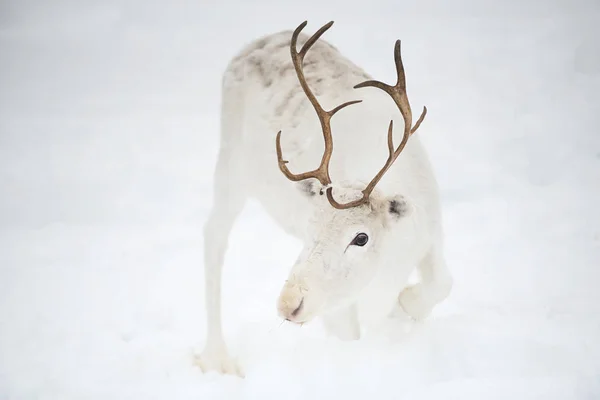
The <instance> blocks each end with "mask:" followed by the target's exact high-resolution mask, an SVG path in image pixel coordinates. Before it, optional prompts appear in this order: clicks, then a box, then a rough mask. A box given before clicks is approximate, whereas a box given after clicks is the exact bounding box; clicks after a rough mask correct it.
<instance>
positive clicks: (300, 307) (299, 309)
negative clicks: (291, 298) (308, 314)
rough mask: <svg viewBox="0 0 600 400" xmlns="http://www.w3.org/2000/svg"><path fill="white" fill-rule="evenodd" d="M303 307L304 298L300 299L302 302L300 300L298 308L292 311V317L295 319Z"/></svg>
mask: <svg viewBox="0 0 600 400" xmlns="http://www.w3.org/2000/svg"><path fill="white" fill-rule="evenodd" d="M303 305H304V297H303V298H302V300H300V304H299V305H298V307H296V309H295V310H294V311H292V317H295V316H296V315H298V314H299V313H300V311H302V306H303Z"/></svg>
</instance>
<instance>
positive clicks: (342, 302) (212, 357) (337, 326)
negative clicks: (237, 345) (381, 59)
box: [198, 31, 452, 375]
mask: <svg viewBox="0 0 600 400" xmlns="http://www.w3.org/2000/svg"><path fill="white" fill-rule="evenodd" d="M291 36H292V32H291V31H285V32H280V33H276V34H272V35H269V36H265V37H263V38H260V39H258V40H255V41H254V42H252V43H250V44H249V45H247V46H246V47H245V48H244V49H242V51H241V52H240V53H239V54H238V55H237V56H236V57H235V58H233V60H232V61H231V62H230V63H229V65H228V67H227V69H226V71H225V74H224V77H223V83H222V104H221V112H222V114H221V144H220V150H219V157H218V161H217V166H216V169H215V175H214V204H213V209H212V211H211V214H210V216H209V219H208V221H207V223H206V225H205V269H206V302H207V316H208V335H207V342H206V347H205V350H204V352H203V353H202V355H201V356H200V357H199V359H198V363H199V365H200V367H201V368H202V369H203V370H212V369H216V370H220V371H221V372H223V373H237V374H239V375H241V370H240V369H239V367H238V366H237V364H236V363H235V362H234V361H233V360H232V359H231V358H230V357H229V354H228V352H227V350H226V346H225V343H224V340H223V335H222V331H221V312H220V285H221V268H222V264H223V258H224V254H225V251H226V248H227V240H228V237H229V232H230V231H231V228H232V226H233V224H234V222H235V219H236V217H237V215H238V214H239V212H240V211H241V210H242V208H243V206H244V204H245V201H246V199H248V198H249V197H253V198H255V199H257V200H258V201H259V202H260V203H261V205H262V206H263V208H264V209H265V210H266V212H267V213H268V214H269V215H270V216H271V217H272V218H273V219H274V220H275V221H276V222H277V223H278V224H279V225H280V226H281V227H282V228H283V229H284V230H285V231H286V232H287V233H289V234H290V235H293V236H295V237H297V238H299V239H301V240H304V241H305V245H306V246H308V247H306V248H305V250H304V252H303V255H301V256H300V258H302V257H304V258H306V257H311V256H310V254H314V253H315V252H321V253H324V254H325V255H326V256H327V254H329V253H332V250H331V249H325V250H323V249H321V248H320V247H319V245H318V244H314V243H316V242H318V240H317V239H316V237H317V233H316V232H317V231H319V230H328V229H330V230H331V232H326V234H325V235H324V236H319V238H321V239H320V240H321V241H327V240H329V239H323V238H328V237H331V238H332V239H331V240H332V241H336V240H338V238H337V236H338V233H339V232H340V231H341V230H342V228H344V229H345V228H346V225H356V226H360V225H361V223H362V222H360V221H363V222H364V221H367V222H364V223H363V225H365V224H366V225H368V226H369V227H367V228H366V229H370V234H371V235H373V234H374V236H375V238H374V239H372V240H379V243H378V244H377V245H378V246H381V248H379V250H378V251H377V253H378V254H377V258H376V259H377V261H375V258H374V257H375V256H367V255H357V256H355V257H363V259H364V260H369V259H368V258H364V257H373V261H372V263H373V264H377V268H374V269H376V271H373V272H371V271H363V272H360V273H358V274H359V275H360V274H363V275H364V279H362V278H352V279H354V282H355V284H354V285H355V286H356V288H352V289H348V288H345V289H344V293H343V295H342V294H340V295H339V298H340V299H339V301H338V299H337V298H336V299H335V301H333V300H331V299H330V300H331V301H330V300H328V301H327V302H326V301H325V300H324V299H325V298H326V297H327V298H329V297H332V296H333V297H335V296H337V294H335V295H334V294H332V293H336V290H335V288H334V287H328V288H329V289H328V290H327V293H326V294H321V295H320V297H319V296H317V295H315V296H314V298H315V299H319V300H318V301H317V300H315V301H314V302H313V303H314V304H313V303H311V302H310V299H311V298H304V297H303V298H302V299H301V300H300V305H298V298H297V292H298V290H296V287H295V286H294V287H293V288H292V286H290V285H292V284H291V283H288V284H286V286H284V289H283V290H282V295H281V297H280V299H279V307H278V308H279V312H280V314H281V315H282V316H283V317H284V318H286V319H289V320H290V321H293V322H305V321H306V320H308V319H310V318H312V317H313V316H320V317H322V318H323V321H324V323H325V326H326V328H327V329H328V330H329V331H330V332H331V333H332V334H335V335H337V336H338V337H340V338H342V339H357V338H358V337H359V336H360V327H359V325H358V310H359V309H360V306H361V305H366V304H371V305H373V304H376V306H377V307H379V308H382V307H381V306H382V303H381V301H382V300H383V301H387V302H388V303H387V305H385V304H384V305H383V311H382V312H385V311H389V309H391V307H392V306H393V303H394V302H395V301H396V300H395V299H396V297H397V296H398V293H399V292H400V291H402V289H404V290H403V291H402V293H401V294H400V297H399V301H400V304H401V305H402V307H403V308H404V309H405V311H406V312H407V313H408V314H410V315H412V316H413V317H415V318H423V317H425V316H426V315H427V314H428V313H429V312H430V310H431V308H432V307H433V306H434V305H435V304H437V303H438V302H440V301H441V300H443V299H444V298H445V297H446V296H447V295H448V293H449V291H450V287H451V283H452V281H451V278H450V275H449V273H448V271H447V268H446V266H445V263H444V260H443V256H442V228H441V212H440V202H439V194H438V189H437V184H436V181H435V177H434V174H433V171H432V168H431V166H430V163H429V160H428V157H427V154H426V152H425V150H424V148H423V146H422V145H421V143H420V142H419V140H418V137H417V136H416V135H415V136H412V137H411V138H410V140H409V141H408V143H407V144H406V147H405V148H404V150H403V151H402V154H401V155H400V157H398V159H397V161H396V162H395V164H394V165H393V167H391V168H390V169H389V171H387V173H386V174H385V176H384V177H383V178H382V179H381V181H380V182H379V183H378V184H377V188H376V190H375V191H374V193H373V194H372V198H373V200H372V201H371V203H372V204H371V205H369V206H368V207H367V208H368V209H369V210H370V211H369V214H368V215H367V214H365V213H366V211H364V210H363V209H364V208H365V206H363V207H362V209H361V210H363V211H361V210H359V208H356V209H350V210H335V209H333V207H331V206H330V205H329V204H328V202H327V199H326V196H325V189H326V187H323V186H322V185H321V184H320V183H319V182H318V181H317V180H316V179H308V180H303V181H299V182H292V181H290V180H289V179H287V178H286V176H284V174H282V171H280V169H279V168H278V166H277V155H276V151H275V150H276V147H275V135H276V133H277V132H278V131H282V134H281V147H282V149H283V154H284V158H285V159H286V160H289V163H288V164H287V167H288V168H289V170H291V171H292V172H300V171H309V170H312V169H314V168H315V167H316V166H318V165H319V163H320V161H321V158H322V156H323V147H324V145H323V136H322V135H321V134H320V132H321V128H322V127H321V125H320V123H319V119H318V118H317V117H316V115H315V110H314V109H313V107H312V105H311V103H310V102H309V100H308V99H307V97H306V95H305V93H304V92H303V89H302V88H301V86H300V84H299V82H298V76H297V74H296V71H295V69H294V65H293V64H292V60H291V59H290V39H291ZM307 39H308V36H306V35H303V34H300V35H299V36H298V45H302V44H303V43H304V42H306V40H307ZM303 64H304V75H305V77H306V82H307V84H308V85H309V86H310V88H311V89H312V91H313V93H314V94H315V95H316V96H317V97H318V100H319V102H320V103H321V105H323V107H324V108H326V109H330V108H333V107H335V106H336V105H338V104H340V103H343V102H347V101H350V100H355V99H361V100H363V102H362V103H359V104H355V105H352V106H350V107H348V108H347V109H344V110H341V111H339V113H338V114H335V117H334V118H332V121H331V127H332V132H333V141H334V143H335V144H334V149H335V150H334V151H333V153H332V158H331V164H330V167H329V173H330V175H331V178H332V181H333V182H332V184H331V185H330V186H331V187H332V188H333V196H334V197H335V198H340V199H348V200H352V199H354V198H355V197H356V195H357V194H356V193H357V191H360V190H361V189H363V188H364V187H365V186H366V184H367V183H368V182H369V180H371V178H372V177H373V176H374V175H375V174H376V173H377V171H378V170H379V169H380V168H381V166H382V165H383V163H384V162H385V159H386V157H387V144H386V135H385V132H386V130H387V126H388V124H389V121H390V120H391V119H394V120H397V119H398V115H399V113H398V107H397V106H396V105H395V104H394V102H393V101H391V100H390V98H389V97H388V96H387V95H386V94H385V93H383V92H381V91H378V90H375V89H361V90H360V91H359V90H356V89H353V86H354V85H356V84H357V83H359V82H361V81H364V80H366V79H371V78H370V76H369V75H367V74H366V73H365V72H364V71H363V70H362V69H361V68H359V67H357V66H356V65H355V64H353V63H352V62H351V61H349V60H348V59H347V58H345V57H344V56H343V55H342V54H340V52H339V51H338V50H337V49H335V48H334V47H333V46H332V45H330V44H329V43H327V42H325V41H323V40H319V41H317V42H316V43H315V44H314V45H313V46H312V47H311V49H310V51H309V52H308V53H307V54H306V57H305V59H304V63H303ZM399 125H401V124H399ZM396 129H398V128H396ZM398 131H400V129H398ZM353 196H354V197H353ZM386 196H388V197H386ZM389 196H395V197H393V198H391V197H389ZM390 199H391V200H390ZM373 204H376V205H373ZM383 214H385V216H382V215H383ZM373 215H374V216H373ZM373 219H377V221H376V222H373V223H372V221H371V220H373ZM396 220H398V221H399V222H397V223H396V222H394V221H396ZM325 221H329V222H325ZM389 225H393V226H394V228H393V229H392V228H389V227H388V226H389ZM396 225H398V226H396ZM325 227H331V228H325ZM321 228H323V229H321ZM363 230H364V229H363ZM384 232H385V233H384ZM382 236H383V237H382ZM340 240H342V239H340ZM344 240H345V239H344ZM383 241H385V243H386V244H385V246H384V244H382V242H383ZM306 243H309V244H306ZM311 243H312V244H311ZM315 246H316V247H315ZM381 249H387V250H386V251H383V250H381ZM390 249H393V251H390ZM359 250H361V251H362V249H359ZM352 251H354V249H353V250H352ZM345 253H346V250H344V254H345ZM379 253H383V254H379ZM327 257H329V258H327V261H326V262H325V264H327V263H328V262H330V261H331V262H333V261H332V260H336V259H337V258H336V257H338V255H337V254H333V253H332V254H331V256H327ZM362 264H365V262H362ZM366 264H368V263H366ZM326 266H327V265H326ZM415 267H417V268H418V270H419V272H420V274H421V280H422V282H420V283H418V284H417V285H415V286H411V287H407V288H405V286H406V282H407V280H408V278H409V276H410V274H411V273H412V272H413V270H414V269H415ZM311 268H312V269H313V270H314V267H311ZM311 268H308V269H307V268H304V269H303V270H302V271H307V270H308V271H310V270H311ZM340 271H344V272H343V273H344V274H346V276H347V277H348V276H350V277H352V276H354V275H356V274H354V272H353V271H351V270H350V268H349V267H346V268H345V269H341V268H340ZM292 272H293V271H292ZM336 274H337V275H332V273H330V272H327V274H326V275H314V274H312V275H311V274H309V273H307V274H304V275H303V274H302V273H298V275H303V278H302V279H304V280H310V279H313V278H309V276H314V277H317V278H314V279H324V278H318V277H322V276H327V278H326V279H328V280H333V279H334V278H331V277H332V276H335V279H340V278H339V276H338V275H339V271H338V272H336ZM292 276H295V274H293V275H291V277H292ZM361 279H362V280H361ZM350 280H351V278H348V281H350ZM365 280H368V282H365V284H364V285H363V284H362V282H363V281H365ZM288 281H290V282H292V281H293V279H292V278H290V280H288ZM356 282H358V283H356ZM305 284H306V285H308V286H311V287H315V288H317V289H319V290H321V289H322V288H321V285H320V284H317V283H315V282H309V283H306V282H304V281H302V282H300V281H299V282H297V285H296V286H298V287H300V286H302V285H305ZM384 287H386V288H387V291H386V290H383V288H384ZM317 289H315V293H316V292H318V290H317ZM390 290H392V292H390ZM321 292H323V293H324V289H323V290H321ZM340 293H341V292H340ZM348 293H351V294H352V295H351V296H349V295H348ZM390 293H391V294H392V298H393V299H394V300H390ZM376 299H378V300H376ZM377 301H379V303H378V302H377ZM325 303H327V304H329V303H331V304H335V306H331V307H329V308H327V307H325V306H324V305H323V304H325ZM311 307H313V310H314V312H312V313H311V312H309V311H311ZM386 307H387V308H386ZM299 310H303V311H306V314H307V316H306V318H307V319H306V320H301V319H300V317H299V315H298V312H299ZM300 314H301V313H300ZM308 314H310V315H308ZM296 317H297V318H296ZM295 319H296V320H295Z"/></svg>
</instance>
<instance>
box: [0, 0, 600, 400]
mask: <svg viewBox="0 0 600 400" xmlns="http://www.w3.org/2000/svg"><path fill="white" fill-rule="evenodd" d="M304 20H308V21H309V25H308V27H307V28H306V31H307V32H313V31H314V30H316V29H317V28H318V27H320V26H321V25H322V24H324V23H325V22H327V21H329V20H335V21H336V23H335V25H334V26H333V28H332V29H331V30H330V31H328V32H327V33H326V35H325V37H324V38H325V39H326V40H328V41H330V42H331V43H333V44H334V45H335V46H336V47H338V48H339V49H340V50H341V51H342V52H344V53H345V54H347V55H348V56H349V57H350V58H351V59H352V60H354V61H355V62H356V63H357V64H359V65H360V66H362V67H363V68H364V69H366V70H367V71H368V72H369V73H370V74H372V75H373V76H375V77H376V78H377V79H381V80H384V81H392V80H393V77H394V66H393V58H392V51H393V44H394V41H395V40H396V39H402V41H403V57H404V60H405V65H406V69H407V78H408V84H409V91H410V95H411V102H412V103H413V104H415V106H414V107H417V108H419V107H420V105H422V104H425V105H427V107H428V109H429V113H428V116H427V119H426V121H425V123H424V124H423V126H422V127H421V129H420V130H419V135H420V137H421V139H422V140H423V142H424V143H425V145H426V146H427V148H428V150H429V153H430V156H431V159H432V162H433V164H434V167H435V170H436V172H437V176H438V180H439V184H440V186H441V189H442V195H443V202H444V218H445V229H446V235H447V239H446V252H447V258H448V263H449V265H450V268H451V269H452V271H453V273H454V276H455V279H456V283H455V287H454V290H453V293H452V295H451V297H450V298H448V300H447V301H446V302H444V303H443V304H442V305H441V306H440V307H438V308H437V309H436V311H435V313H434V315H433V316H432V317H431V318H430V319H429V320H427V321H425V322H424V323H420V324H412V323H409V322H407V321H404V320H402V319H400V318H396V319H390V320H389V321H385V322H384V323H383V324H382V325H381V327H380V329H378V330H374V331H370V332H368V333H367V335H366V336H365V338H364V339H363V340H361V341H359V342H352V343H343V342H339V341H337V340H335V339H332V338H328V337H326V336H325V335H324V333H323V331H322V329H321V327H320V325H319V323H318V322H315V323H313V324H309V325H307V326H304V327H303V328H297V327H294V326H291V325H290V324H283V325H281V324H280V323H281V321H280V320H279V319H278V318H277V316H276V309H275V300H276V297H277V294H278V291H279V289H280V287H281V285H282V283H283V280H284V279H285V276H286V274H287V271H288V269H289V267H290V266H291V264H292V263H293V261H294V259H295V258H296V254H297V252H298V250H299V248H300V244H299V243H298V242H297V241H296V240H294V239H293V238H290V237H288V236H286V235H284V234H282V231H280V230H279V228H278V227H277V226H276V225H275V224H274V223H273V222H272V221H271V220H270V219H269V218H268V217H267V215H266V214H265V213H264V211H263V210H262V209H261V208H260V206H259V205H258V204H256V203H249V204H248V206H247V208H246V209H245V211H244V213H243V214H242V216H241V217H240V219H239V220H238V223H237V225H236V227H235V229H234V232H233V233H232V236H231V245H230V250H229V253H228V254H227V259H226V267H225V270H224V294H223V296H224V297H223V298H224V300H223V301H224V306H223V312H224V327H225V332H226V336H227V341H228V344H229V345H230V348H231V351H232V353H233V354H235V355H236V356H238V357H239V358H240V362H241V363H242V365H243V367H244V369H245V372H246V379H245V380H241V379H237V378H233V377H223V376H219V375H217V374H214V373H212V374H207V375H203V374H201V373H200V371H199V369H198V368H196V367H194V365H193V363H192V359H193V354H194V353H195V352H198V351H200V350H201V349H202V346H203V345H204V335H205V310H204V293H203V290H204V283H203V261H202V260H203V256H202V253H203V248H202V246H203V244H202V243H203V240H202V224H203V223H204V220H205V218H206V217H207V213H208V210H209V208H210V204H211V197H212V169H213V166H214V164H215V161H216V152H217V145H218V135H219V126H218V125H219V124H218V120H219V102H220V91H219V89H220V79H221V74H222V72H223V69H224V68H225V65H226V64H227V62H228V61H229V59H230V58H231V57H232V56H233V55H234V54H235V53H236V52H237V51H238V50H239V49H240V47H241V46H243V45H244V44H246V43H248V42H249V41H250V40H252V39H253V38H256V37H258V36H262V35H264V34H268V33H272V32H276V31H280V30H284V29H293V28H295V27H296V26H297V25H298V24H299V23H301V22H302V21H304ZM599 23H600V5H599V3H598V2H597V1H593V0H590V1H587V2H585V1H566V0H565V1H562V2H560V3H559V2H557V1H546V2H542V1H539V2H537V1H496V2H492V1H488V0H486V1H475V0H461V1H454V2H449V1H442V0H438V1H433V2H416V1H412V2H409V1H399V0H370V1H368V2H351V1H329V2H327V1H323V0H321V1H318V0H306V1H296V2H284V1H271V2H269V1H265V0H260V1H242V0H238V1H228V2H225V1H223V2H220V3H218V2H213V1H211V2H209V1H202V0H196V1H185V2H183V1H173V2H167V1H163V2H157V1H142V0H128V1H123V2H120V3H119V2H116V1H114V0H109V1H94V2H90V1H87V2H86V1H74V0H71V1H60V0H59V1H52V2H50V1H41V0H38V1H17V0H12V1H7V0H4V1H2V2H1V3H0V188H1V194H0V399H2V400H5V399H11V400H12V399H18V400H21V399H64V400H68V399H103V400H104V399H127V400H129V399H144V400H146V399H225V398H227V399H231V398H242V399H275V398H276V399H305V398H306V399H309V398H310V399H321V398H323V399H337V398H344V399H364V398H369V399H405V398H406V399H461V400H462V399H538V398H540V399H594V398H599V397H600V378H599V376H600V344H599V343H600V339H599V338H600V295H599V294H598V290H599V289H598V285H599V284H600V211H599V207H600V129H599V128H598V126H599V124H600V94H599V93H600V46H599V44H598V37H600V28H599ZM417 105H419V106H417ZM274 134H275V132H274ZM315 134H319V133H315ZM275 167H276V166H275V164H274V168H275Z"/></svg>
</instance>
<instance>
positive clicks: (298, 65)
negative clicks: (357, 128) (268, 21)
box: [275, 21, 427, 210]
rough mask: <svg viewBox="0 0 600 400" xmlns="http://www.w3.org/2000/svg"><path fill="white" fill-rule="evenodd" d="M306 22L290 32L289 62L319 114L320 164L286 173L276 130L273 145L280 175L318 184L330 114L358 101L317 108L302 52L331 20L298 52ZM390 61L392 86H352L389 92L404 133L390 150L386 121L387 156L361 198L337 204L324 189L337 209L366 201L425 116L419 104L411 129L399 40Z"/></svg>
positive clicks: (325, 172) (329, 149) (325, 161)
mask: <svg viewBox="0 0 600 400" xmlns="http://www.w3.org/2000/svg"><path fill="white" fill-rule="evenodd" d="M306 24H307V21H304V22H303V23H301V24H300V25H299V26H298V27H297V28H296V30H295V31H294V33H293V34H292V41H291V43H290V53H291V55H292V63H293V64H294V68H295V70H296V75H297V76H298V80H299V81H300V85H301V86H302V90H304V93H305V94H306V97H308V100H309V101H310V103H311V104H312V105H313V108H314V109H315V112H316V113H317V116H318V117H319V121H320V123H321V129H322V131H323V138H324V140H325V150H324V153H323V158H322V159H321V164H320V165H319V167H318V168H317V169H315V170H313V171H309V172H304V173H300V174H293V173H292V172H290V170H289V169H288V167H287V166H286V165H285V164H287V163H288V161H285V160H283V156H282V152H281V131H279V132H278V133H277V138H276V140H275V144H276V146H277V161H278V163H279V169H280V170H281V172H283V174H284V175H285V176H286V177H287V178H288V179H289V180H291V181H301V180H304V179H309V178H316V179H318V180H319V182H320V183H321V184H322V185H324V186H327V185H329V184H330V183H331V178H330V176H329V161H330V160H331V154H332V153H333V139H332V136H331V126H330V120H331V117H333V116H334V115H335V113H337V112H338V111H340V110H341V109H342V108H344V107H347V106H349V105H351V104H356V103H360V102H361V100H353V101H348V102H346V103H343V104H341V105H339V106H337V107H335V108H334V109H332V110H331V111H325V110H324V109H323V107H321V105H320V104H319V102H318V101H317V98H316V97H315V95H314V94H313V93H312V91H311V90H310V88H309V87H308V84H307V83H306V78H305V77H304V71H303V62H304V56H306V53H307V52H308V50H309V49H310V48H311V47H312V45H314V44H315V42H316V41H317V40H319V38H320V37H321V35H323V33H325V31H327V30H328V29H329V28H331V26H332V25H333V21H331V22H329V23H327V24H325V25H324V26H322V27H321V28H320V29H319V30H318V31H317V32H315V34H314V35H313V36H311V37H310V38H309V39H308V40H307V41H306V43H304V45H303V46H302V49H301V50H300V52H298V49H297V48H296V43H297V41H298V36H299V35H300V32H301V31H302V29H304V27H305V26H306ZM394 61H395V63H396V73H397V75H398V80H397V82H396V84H395V85H394V86H390V85H387V84H385V83H382V82H379V81H374V80H369V81H366V82H362V83H359V84H358V85H356V86H354V88H355V89H358V88H363V87H367V86H372V87H376V88H379V89H381V90H383V91H384V92H386V93H387V94H389V95H390V97H391V98H392V99H393V100H394V102H395V103H396V105H397V106H398V108H399V109H400V113H401V114H402V117H403V118H404V136H403V137H402V141H401V142H400V144H399V145H398V147H397V148H396V150H394V141H393V126H394V123H393V121H390V126H389V128H388V150H389V156H388V159H387V161H386V163H385V165H384V166H383V168H381V170H380V171H379V172H378V173H377V175H375V177H374V178H373V180H371V182H370V183H369V184H368V185H367V187H366V188H365V189H364V190H363V191H362V197H361V198H360V199H358V200H354V201H351V202H349V203H344V204H341V203H338V202H337V201H336V200H335V199H334V198H333V189H332V188H331V187H328V188H327V199H328V200H329V203H330V204H331V205H332V206H333V207H335V208H337V209H340V210H343V209H347V208H352V207H357V206H360V205H362V204H365V203H367V202H368V201H369V196H370V195H371V192H372V191H373V189H374V188H375V186H376V185H377V183H378V182H379V181H380V180H381V178H382V177H383V175H384V174H385V173H386V172H387V170H388V169H389V168H390V167H391V166H392V164H393V163H394V161H396V158H398V156H399V155H400V153H401V152H402V150H404V146H406V143H407V141H408V138H409V137H410V135H411V134H413V133H414V132H415V131H416V130H417V129H419V126H420V125H421V122H423V119H424V118H425V115H426V114H427V107H423V112H422V113H421V116H420V117H419V119H418V120H417V122H416V124H415V125H414V126H413V127H412V128H411V125H412V111H411V109H410V103H409V102H408V96H407V94H406V78H405V76H404V65H403V64H402V56H401V54H400V40H397V41H396V44H395V47H394Z"/></svg>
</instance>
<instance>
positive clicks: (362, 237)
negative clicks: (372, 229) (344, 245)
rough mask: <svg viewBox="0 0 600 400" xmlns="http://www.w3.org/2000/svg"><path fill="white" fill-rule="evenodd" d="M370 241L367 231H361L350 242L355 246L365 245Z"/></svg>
mask: <svg viewBox="0 0 600 400" xmlns="http://www.w3.org/2000/svg"><path fill="white" fill-rule="evenodd" d="M368 241H369V236H367V234H366V233H359V234H358V235H356V237H355V238H354V239H353V240H352V243H350V244H351V245H353V246H360V247H362V246H364V245H365V244H367V242H368Z"/></svg>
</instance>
